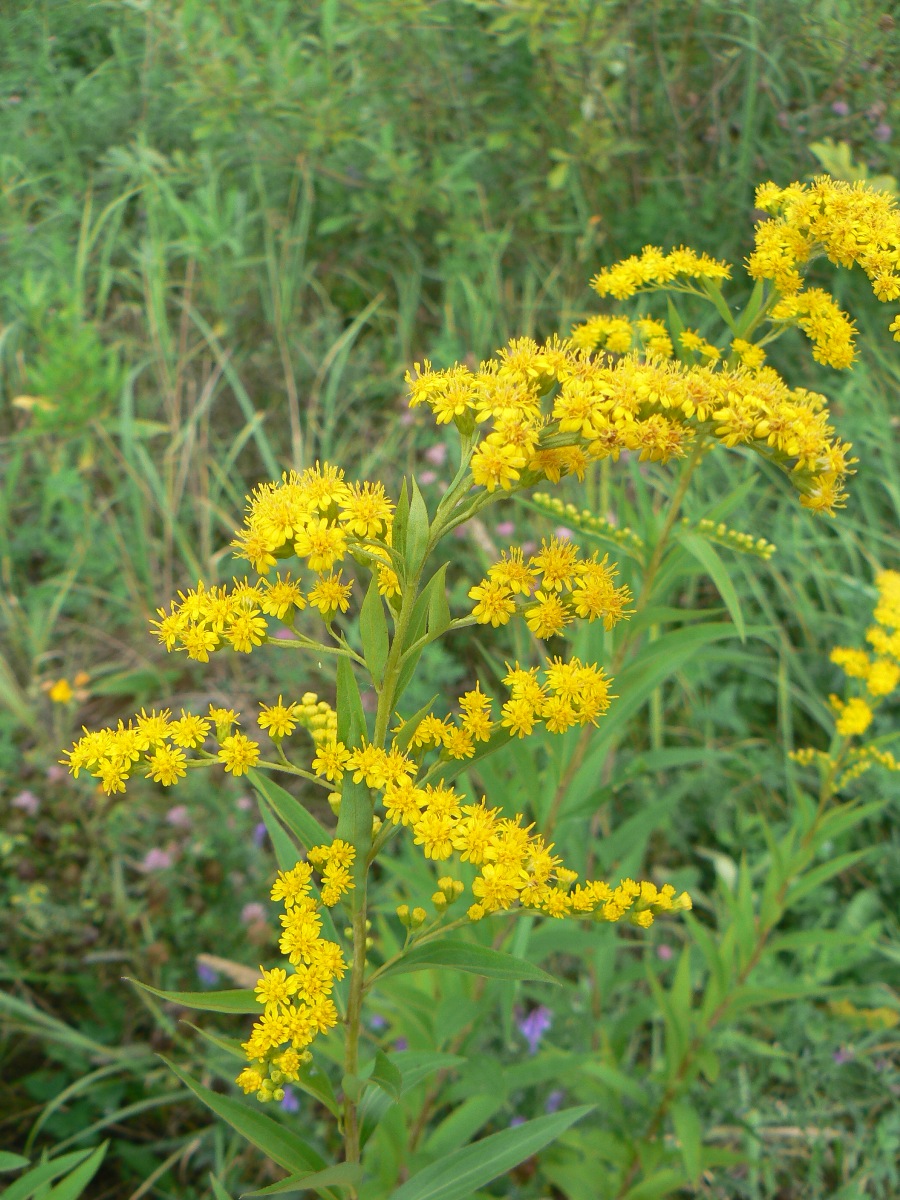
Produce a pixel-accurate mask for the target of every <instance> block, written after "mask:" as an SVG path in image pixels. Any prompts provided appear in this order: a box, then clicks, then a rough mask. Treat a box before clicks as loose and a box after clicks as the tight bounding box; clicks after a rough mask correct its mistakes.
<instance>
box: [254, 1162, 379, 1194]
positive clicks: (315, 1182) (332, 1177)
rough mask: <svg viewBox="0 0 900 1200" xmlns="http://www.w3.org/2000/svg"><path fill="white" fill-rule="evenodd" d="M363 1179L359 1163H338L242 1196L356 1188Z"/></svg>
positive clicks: (293, 1176) (291, 1176) (290, 1176)
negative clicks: (325, 1188) (324, 1188)
mask: <svg viewBox="0 0 900 1200" xmlns="http://www.w3.org/2000/svg"><path fill="white" fill-rule="evenodd" d="M361 1179H362V1171H361V1169H360V1167H359V1164H358V1163H348V1162H345V1163H338V1164H337V1165H336V1166H334V1167H326V1168H325V1170H324V1171H315V1172H313V1173H312V1174H310V1173H309V1172H306V1174H299V1175H289V1176H288V1178H287V1179H282V1180H280V1181H279V1182H278V1183H270V1184H269V1186H268V1187H264V1188H260V1190H259V1191H258V1192H243V1193H242V1196H284V1195H288V1194H290V1195H293V1196H299V1195H300V1193H301V1192H311V1191H318V1190H319V1189H320V1188H322V1187H344V1188H351V1187H352V1188H355V1187H356V1186H357V1185H358V1184H359V1182H360V1180H361Z"/></svg>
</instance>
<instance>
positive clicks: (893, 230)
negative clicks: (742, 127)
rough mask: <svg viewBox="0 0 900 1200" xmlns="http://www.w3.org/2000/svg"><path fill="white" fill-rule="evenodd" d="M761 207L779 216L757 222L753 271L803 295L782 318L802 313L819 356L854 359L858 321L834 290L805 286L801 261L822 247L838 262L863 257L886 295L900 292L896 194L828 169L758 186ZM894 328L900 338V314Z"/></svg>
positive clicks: (875, 287)
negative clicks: (801, 179) (807, 178)
mask: <svg viewBox="0 0 900 1200" xmlns="http://www.w3.org/2000/svg"><path fill="white" fill-rule="evenodd" d="M756 207H757V208H760V209H762V210H763V211H764V212H767V213H771V214H773V216H772V219H771V220H768V221H763V222H761V223H760V224H759V225H758V226H757V229H756V247H755V249H754V251H753V253H752V254H751V255H750V259H749V262H748V269H749V271H750V274H751V275H752V276H753V277H754V278H755V279H771V280H772V281H773V282H774V284H775V287H776V288H777V290H778V291H779V292H781V293H782V295H783V296H785V297H786V298H788V297H790V298H794V299H795V300H797V301H798V304H799V307H798V308H796V309H795V310H793V311H790V310H789V309H785V310H784V315H783V316H782V318H781V319H787V318H788V316H790V317H794V316H798V317H799V319H798V324H799V325H800V327H801V328H802V329H804V331H805V332H806V333H808V334H809V336H810V337H811V338H812V339H813V341H814V343H815V346H816V351H815V352H814V353H815V357H817V358H818V359H819V360H820V361H821V362H826V363H830V365H831V366H835V367H847V366H850V364H851V363H852V361H853V326H852V322H851V321H850V320H849V318H848V317H847V316H846V314H845V313H842V312H841V311H840V309H839V308H838V307H837V306H836V305H835V304H834V302H833V301H832V300H831V297H830V296H828V295H827V293H824V292H817V290H816V289H810V290H809V291H807V292H803V291H801V289H802V287H803V277H802V275H801V273H800V268H801V267H803V266H804V265H805V264H806V263H808V262H810V261H811V260H812V259H813V258H815V257H816V256H818V255H820V254H825V255H826V256H827V257H828V259H829V261H831V262H833V263H835V264H836V265H838V266H842V267H852V266H853V265H854V264H858V265H859V266H860V267H862V269H863V270H864V271H865V273H866V275H867V276H868V277H869V280H870V282H871V284H872V291H873V292H874V293H875V296H876V297H877V298H878V299H879V300H882V301H886V302H892V301H896V300H898V299H900V211H898V209H897V204H896V201H895V199H894V197H893V195H891V193H890V192H883V191H879V190H877V189H876V188H873V187H872V186H871V185H870V184H867V183H844V182H842V181H840V180H835V179H831V178H829V177H828V176H827V175H822V176H819V177H818V178H816V179H815V180H814V181H813V182H812V183H811V184H804V183H792V184H790V185H789V186H788V187H786V188H780V187H778V186H777V185H776V184H774V183H764V184H763V185H762V186H761V187H759V188H758V189H757V192H756ZM814 293H816V294H815V298H813V296H814ZM774 315H775V314H774V313H773V316H774ZM891 330H892V332H893V333H894V337H895V338H897V339H898V340H900V319H897V320H895V321H894V322H893V323H892V325H891ZM829 339H832V340H833V342H834V345H833V347H832V346H830V344H829Z"/></svg>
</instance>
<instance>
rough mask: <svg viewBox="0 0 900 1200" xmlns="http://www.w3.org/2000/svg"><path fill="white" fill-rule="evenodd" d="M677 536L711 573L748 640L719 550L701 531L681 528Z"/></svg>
mask: <svg viewBox="0 0 900 1200" xmlns="http://www.w3.org/2000/svg"><path fill="white" fill-rule="evenodd" d="M676 537H677V539H678V541H679V542H681V544H682V546H684V548H685V550H687V552H688V553H689V554H692V555H693V556H694V558H696V560H697V562H698V563H700V565H701V567H703V569H704V571H706V573H707V575H709V577H710V579H711V580H712V581H713V583H714V584H715V585H716V589H717V591H718V593H719V595H720V596H721V597H722V599H723V601H724V602H725V607H726V608H727V609H728V615H729V616H730V617H731V619H732V621H734V627H735V629H736V630H737V631H738V635H739V637H740V639H741V641H742V642H746V640H747V626H746V625H745V623H744V614H743V612H742V610H741V602H740V599H739V598H738V594H737V591H736V589H735V586H734V584H733V583H732V582H731V576H730V575H729V574H728V569H727V567H726V566H725V564H724V562H723V561H722V558H721V556H720V555H719V552H718V551H717V550H716V549H715V547H714V546H712V545H711V544H710V543H709V542H708V541H707V540H706V538H704V537H701V536H700V534H699V533H695V532H693V531H692V530H690V529H681V530H679V531H678V533H677V534H676Z"/></svg>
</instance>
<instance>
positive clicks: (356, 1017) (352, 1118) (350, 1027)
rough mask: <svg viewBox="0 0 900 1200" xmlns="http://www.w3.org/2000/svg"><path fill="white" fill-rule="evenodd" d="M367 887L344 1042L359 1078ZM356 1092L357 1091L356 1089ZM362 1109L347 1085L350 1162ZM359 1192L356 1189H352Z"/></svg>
mask: <svg viewBox="0 0 900 1200" xmlns="http://www.w3.org/2000/svg"><path fill="white" fill-rule="evenodd" d="M366 937H367V934H366V889H365V881H363V885H362V895H361V896H357V903H356V905H355V909H354V913H353V964H352V967H351V971H350V991H349V995H348V997H347V1018H346V1025H347V1038H346V1043H345V1046H344V1075H345V1076H349V1077H350V1079H353V1078H355V1076H356V1074H357V1071H358V1069H359V1029H360V1023H361V1019H362V1001H363V990H364V987H365V972H366ZM354 1094H355V1091H354ZM359 1151H360V1145H359V1111H358V1107H357V1101H356V1100H354V1099H353V1098H352V1097H351V1096H350V1095H349V1094H348V1092H347V1084H346V1083H345V1085H344V1157H345V1159H346V1161H347V1162H351V1163H358V1162H359ZM352 1195H353V1196H356V1191H355V1190H354V1191H353V1192H352Z"/></svg>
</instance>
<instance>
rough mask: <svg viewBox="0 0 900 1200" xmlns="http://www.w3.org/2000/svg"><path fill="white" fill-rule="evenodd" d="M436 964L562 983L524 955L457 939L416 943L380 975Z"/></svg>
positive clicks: (496, 975)
mask: <svg viewBox="0 0 900 1200" xmlns="http://www.w3.org/2000/svg"><path fill="white" fill-rule="evenodd" d="M435 967H453V968H454V969H455V970H457V971H467V972H468V973H469V974H471V975H487V976H490V977H491V978H492V979H530V980H532V981H534V982H536V983H553V984H556V983H558V982H559V981H558V980H557V979H554V977H553V976H552V975H548V973H547V972H546V971H543V970H542V969H541V968H540V967H536V966H535V965H534V964H533V963H530V962H526V961H525V960H524V959H523V958H516V957H515V956H514V955H512V954H504V953H503V952H502V951H501V950H492V949H491V948H490V947H489V946H479V945H477V943H474V942H461V941H458V940H456V939H454V938H437V939H435V941H433V942H424V943H423V944H422V945H420V946H413V948H412V949H411V950H409V951H408V952H407V953H406V954H404V955H403V956H402V957H401V958H398V959H397V961H396V962H394V963H391V965H390V966H388V967H385V968H384V970H383V972H382V973H381V974H380V975H379V978H384V977H385V976H387V975H404V974H406V973H407V972H409V971H429V970H432V969H433V968H435Z"/></svg>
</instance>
